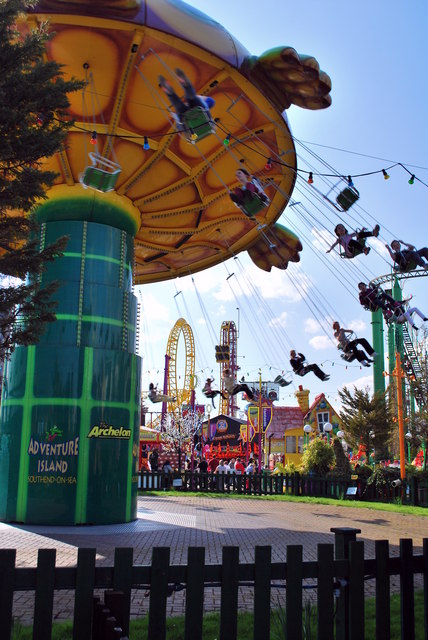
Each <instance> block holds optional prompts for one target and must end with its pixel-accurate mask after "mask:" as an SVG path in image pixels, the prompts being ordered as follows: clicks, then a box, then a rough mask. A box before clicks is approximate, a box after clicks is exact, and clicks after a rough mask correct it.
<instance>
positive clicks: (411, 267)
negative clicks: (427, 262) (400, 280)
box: [393, 260, 418, 273]
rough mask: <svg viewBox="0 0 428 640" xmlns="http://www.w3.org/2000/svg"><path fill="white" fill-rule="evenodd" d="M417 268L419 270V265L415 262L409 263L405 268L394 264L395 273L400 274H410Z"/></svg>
mask: <svg viewBox="0 0 428 640" xmlns="http://www.w3.org/2000/svg"><path fill="white" fill-rule="evenodd" d="M417 268H418V265H417V264H416V262H413V260H412V261H409V262H407V264H406V266H405V267H404V268H403V267H400V265H398V264H394V266H393V269H394V271H398V273H408V272H409V271H414V270H415V269H417Z"/></svg>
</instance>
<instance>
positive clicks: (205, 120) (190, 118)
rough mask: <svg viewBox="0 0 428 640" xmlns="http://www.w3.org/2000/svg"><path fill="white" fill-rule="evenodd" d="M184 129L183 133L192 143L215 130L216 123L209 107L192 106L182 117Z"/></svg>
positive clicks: (181, 121)
mask: <svg viewBox="0 0 428 640" xmlns="http://www.w3.org/2000/svg"><path fill="white" fill-rule="evenodd" d="M180 124H181V125H182V127H183V129H182V131H181V133H182V134H183V135H184V137H185V138H186V140H187V141H188V142H190V143H191V144H195V143H196V142H199V140H203V139H204V138H206V137H207V136H209V135H211V134H212V133H214V131H215V124H214V122H213V120H212V119H211V114H210V112H209V111H208V109H204V108H203V107H192V108H191V109H188V110H187V111H186V112H185V113H184V114H183V115H182V116H181V119H180Z"/></svg>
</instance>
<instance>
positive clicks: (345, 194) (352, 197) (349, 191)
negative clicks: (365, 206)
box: [336, 187, 360, 211]
mask: <svg viewBox="0 0 428 640" xmlns="http://www.w3.org/2000/svg"><path fill="white" fill-rule="evenodd" d="M359 197H360V194H359V192H358V191H357V189H356V188H355V187H346V188H345V189H343V191H341V192H340V193H339V195H338V196H337V198H336V202H337V204H338V205H339V207H341V208H342V211H348V209H350V208H351V207H352V205H353V204H354V203H355V202H357V200H358V199H359Z"/></svg>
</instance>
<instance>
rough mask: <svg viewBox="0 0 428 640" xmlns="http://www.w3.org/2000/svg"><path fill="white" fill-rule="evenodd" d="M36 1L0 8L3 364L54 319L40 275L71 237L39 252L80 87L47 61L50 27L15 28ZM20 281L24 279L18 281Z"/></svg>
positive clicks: (7, 0)
mask: <svg viewBox="0 0 428 640" xmlns="http://www.w3.org/2000/svg"><path fill="white" fill-rule="evenodd" d="M34 5H35V1H34V0H1V2H0V67H1V73H0V309H1V316H0V333H1V335H0V358H3V357H4V356H5V355H6V354H7V353H8V352H11V351H13V349H14V348H15V346H16V345H19V344H20V345H28V344H33V343H35V342H37V340H38V339H39V338H40V336H41V335H42V333H43V331H44V327H45V323H46V322H52V321H53V320H55V314H54V312H53V311H54V304H53V303H52V301H51V295H52V293H53V291H54V290H55V289H56V286H57V285H56V284H55V283H51V284H49V285H47V286H43V285H42V284H41V282H40V274H41V272H42V271H43V270H44V268H45V265H46V263H47V262H49V261H52V260H54V259H55V258H56V257H57V256H59V255H61V253H62V251H63V250H64V247H65V245H66V242H67V239H66V238H59V239H58V240H57V242H55V243H53V244H51V245H49V246H45V247H40V246H39V242H38V240H37V239H36V232H37V224H36V221H35V219H34V217H33V216H32V211H33V209H34V206H35V205H36V204H37V203H38V202H40V200H41V199H43V198H44V197H45V194H46V190H47V189H48V188H49V187H50V186H52V184H53V182H54V180H55V177H56V174H55V173H54V172H52V171H47V170H45V169H44V168H43V159H44V158H49V157H50V156H52V155H53V154H55V153H56V152H57V151H59V150H60V149H61V147H62V145H63V143H64V140H65V137H66V135H67V131H68V129H69V128H70V126H72V124H73V122H72V121H71V120H70V118H69V116H68V114H67V109H68V107H69V101H68V97H67V94H68V93H70V92H73V91H76V90H77V89H79V88H81V87H82V86H83V84H82V83H81V82H79V81H77V80H74V79H71V80H65V79H64V78H63V76H62V72H61V67H60V65H58V64H57V63H56V62H53V61H47V60H46V59H45V45H46V42H47V40H48V38H49V35H48V31H47V26H46V25H41V26H40V27H38V28H36V29H33V30H29V31H27V32H26V33H25V34H21V33H20V32H19V31H18V30H17V27H16V23H17V20H18V19H19V18H20V17H21V14H23V13H25V11H27V10H28V9H29V8H31V7H33V6H34ZM16 279H18V280H16Z"/></svg>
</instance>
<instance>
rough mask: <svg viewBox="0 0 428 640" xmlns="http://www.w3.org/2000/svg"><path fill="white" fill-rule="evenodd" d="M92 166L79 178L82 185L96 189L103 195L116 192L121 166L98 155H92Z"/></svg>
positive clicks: (90, 155) (90, 156)
mask: <svg viewBox="0 0 428 640" xmlns="http://www.w3.org/2000/svg"><path fill="white" fill-rule="evenodd" d="M89 158H90V160H91V162H92V164H91V165H89V166H88V167H86V169H85V170H84V171H83V173H81V174H80V176H79V181H80V183H81V185H82V186H83V187H84V188H85V189H87V188H88V187H89V188H90V189H95V190H96V191H101V193H108V192H109V191H114V188H115V185H116V182H117V179H118V177H119V174H120V172H121V168H120V166H119V165H118V164H117V163H116V162H112V161H111V160H107V158H103V157H102V156H100V155H99V154H98V153H90V154H89Z"/></svg>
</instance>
